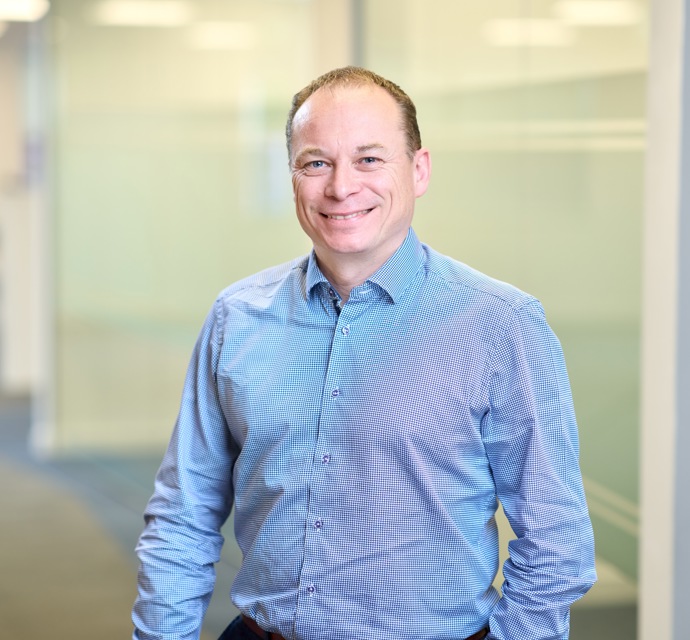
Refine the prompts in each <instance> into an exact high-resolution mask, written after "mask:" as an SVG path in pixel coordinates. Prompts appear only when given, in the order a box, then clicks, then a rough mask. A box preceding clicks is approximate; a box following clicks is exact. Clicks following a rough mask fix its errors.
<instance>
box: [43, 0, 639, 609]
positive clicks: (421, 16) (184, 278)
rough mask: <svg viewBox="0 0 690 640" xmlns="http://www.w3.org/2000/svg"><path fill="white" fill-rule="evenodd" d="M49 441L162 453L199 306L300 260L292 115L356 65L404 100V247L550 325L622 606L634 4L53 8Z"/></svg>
mask: <svg viewBox="0 0 690 640" xmlns="http://www.w3.org/2000/svg"><path fill="white" fill-rule="evenodd" d="M50 20H51V23H50V24H51V33H52V35H51V42H50V46H51V51H52V56H53V60H54V69H53V71H54V78H55V79H54V86H55V96H54V100H55V107H56V108H55V114H56V117H55V121H54V123H53V145H52V162H51V165H52V166H53V171H52V175H53V200H54V228H55V236H54V264H53V269H54V280H55V284H56V293H55V318H54V321H55V330H54V336H55V372H54V379H55V399H56V402H55V411H56V415H55V425H56V427H55V434H54V442H55V445H56V449H57V450H58V451H63V452H65V451H79V450H81V451H83V450H90V451H94V450H110V451H112V450H114V449H116V450H119V451H142V450H145V449H146V450H152V449H153V450H156V451H158V450H161V449H162V447H163V446H164V444H165V442H166V440H167V437H168V435H169V433H170V429H171V427H172V423H173V421H174V419H175V415H176V412H177V407H178V403H179V394H180V390H181V386H182V380H183V376H184V372H185V368H186V363H187V360H188V357H189V354H190V352H191V349H192V346H193V343H194V340H195V337H196V333H197V331H198V329H199V327H200V325H201V322H202V321H203V318H204V316H205V314H206V312H207V310H208V308H209V307H210V305H211V303H212V301H213V299H214V297H215V295H216V293H217V292H218V291H219V290H220V289H221V288H223V287H224V286H225V285H227V284H229V283H230V282H232V281H234V280H236V279H237V278H240V277H242V276H244V275H247V274H249V273H252V272H254V271H256V270H258V269H261V268H263V267H268V266H270V265H273V264H275V263H278V262H281V261H284V260H287V259H289V258H292V257H294V256H295V255H298V254H302V253H305V252H306V251H307V250H308V248H309V245H308V242H307V240H306V239H305V237H304V236H303V234H302V232H301V230H300V229H299V226H298V224H297V222H296V221H295V219H294V214H293V208H292V198H291V192H290V180H289V174H288V170H287V156H286V152H285V149H284V139H283V127H284V119H285V115H286V112H287V108H288V106H289V100H290V98H291V96H292V94H293V93H294V92H295V91H296V90H298V89H299V88H301V87H302V86H304V85H305V84H306V83H307V82H308V81H309V80H310V79H312V78H313V77H315V76H316V75H318V74H320V73H322V72H324V71H326V70H328V69H330V68H333V67H335V66H341V65H344V64H348V63H351V62H354V61H356V62H361V63H363V64H365V65H366V66H369V67H371V68H372V69H374V70H376V71H378V72H380V73H382V74H383V75H385V76H387V77H389V78H391V79H392V80H394V81H396V82H398V83H399V84H400V85H401V86H402V87H403V88H405V89H406V90H407V91H408V92H409V93H410V94H411V95H412V97H413V98H414V99H415V100H416V102H417V105H418V110H419V117H420V125H421V129H422V137H423V141H424V143H425V145H426V146H428V147H429V148H430V149H431V152H432V157H433V165H434V171H433V179H432V185H431V188H430V191H429V192H428V193H427V195H425V196H424V198H422V199H421V200H420V201H419V203H418V210H417V218H416V223H415V227H416V229H417V232H418V233H419V235H420V236H421V238H422V239H423V240H424V241H426V242H428V243H429V244H431V245H432V246H434V247H435V248H437V249H439V250H441V251H442V252H444V253H447V254H449V255H452V256H454V257H456V258H458V259H460V260H462V261H464V262H467V263H469V264H471V265H472V266H474V267H476V268H479V269H481V270H483V271H485V272H487V273H489V274H490V275H493V276H495V277H497V278H500V279H503V280H508V281H510V282H512V283H514V284H516V285H517V286H519V287H521V288H523V289H525V290H527V291H529V292H531V293H533V294H535V295H536V296H538V297H539V298H540V299H541V300H542V302H543V304H544V306H545V308H546V311H547V315H548V317H549V319H550V321H551V323H552V325H553V327H554V328H555V330H556V332H557V333H558V335H559V336H560V338H561V340H562V343H563V347H564V350H565V353H566V358H567V361H568V364H569V371H570V374H571V380H572V385H573V391H574V396H575V402H576V409H577V412H578V417H579V423H580V429H581V452H582V469H583V473H584V476H585V481H586V485H587V490H588V497H589V501H590V507H591V511H592V516H593V520H594V525H595V533H596V536H597V550H598V554H599V556H600V559H601V562H600V574H602V577H604V578H605V579H604V580H602V584H603V585H612V586H611V588H610V589H609V590H608V591H607V590H606V588H604V589H603V590H601V591H600V594H601V596H600V597H601V598H602V599H603V600H607V601H629V600H630V599H631V598H634V578H635V576H636V571H637V569H636V547H637V518H638V509H637V441H638V435H637V433H638V377H639V375H638V374H639V372H638V342H639V307H640V245H641V219H642V171H643V155H644V147H645V114H644V92H645V81H646V60H647V51H646V44H647V43H646V33H647V24H646V22H647V19H646V0H626V1H617V2H607V1H603V0H602V1H597V2H575V1H568V0H531V1H528V0H507V1H505V2H502V3H480V2H476V0H425V2H420V1H417V0H360V1H356V0H351V1H347V0H244V1H241V0H223V1H220V0H218V1H216V0H195V1H194V2H183V1H181V0H180V1H175V2H163V1H160V0H159V1H158V2H147V1H145V0H141V1H139V2H136V3H130V2H120V1H118V0H103V1H100V2H98V1H93V0H88V1H86V0H61V1H59V2H55V3H53V10H52V13H51V17H50Z"/></svg>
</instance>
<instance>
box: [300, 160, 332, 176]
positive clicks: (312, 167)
mask: <svg viewBox="0 0 690 640" xmlns="http://www.w3.org/2000/svg"><path fill="white" fill-rule="evenodd" d="M327 170H328V164H327V163H326V161H325V160H309V161H308V162H305V163H304V164H303V165H302V171H303V172H304V173H305V174H306V175H308V176H315V175H317V176H318V175H321V174H322V173H324V172H326V171H327Z"/></svg>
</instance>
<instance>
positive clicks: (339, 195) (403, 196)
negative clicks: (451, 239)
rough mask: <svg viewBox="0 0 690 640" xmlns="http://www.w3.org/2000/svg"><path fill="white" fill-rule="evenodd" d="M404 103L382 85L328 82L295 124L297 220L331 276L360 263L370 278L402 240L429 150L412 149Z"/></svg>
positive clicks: (293, 164) (422, 187)
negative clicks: (402, 110)
mask: <svg viewBox="0 0 690 640" xmlns="http://www.w3.org/2000/svg"><path fill="white" fill-rule="evenodd" d="M401 119H402V118H401V113H400V108H399V106H398V105H397V103H396V102H395V100H394V99H393V98H392V97H391V96H390V95H389V94H388V93H387V92H386V91H385V90H384V89H382V88H380V87H377V86H375V85H369V84H365V85H361V86H356V87H323V88H321V89H319V90H318V91H316V92H315V93H314V94H312V96H311V97H310V98H308V99H307V101H306V102H305V103H304V104H303V105H302V106H301V107H300V108H299V110H298V111H297V113H296V114H295V118H294V121H293V125H292V157H291V158H290V164H291V169H292V186H293V190H294V198H295V206H296V209H297V217H298V219H299V222H300V224H301V225H302V228H303V229H304V231H305V232H306V234H307V235H308V236H309V237H310V238H311V240H312V242H313V243H314V250H315V252H316V256H317V259H318V261H319V265H320V266H321V268H322V270H324V272H325V274H326V275H327V276H328V273H326V272H327V271H337V270H338V269H339V268H342V267H345V266H346V265H353V264H356V265H358V266H359V268H360V270H362V271H365V272H367V277H368V275H371V274H372V273H373V272H374V271H376V269H378V268H379V267H380V266H381V265H382V264H383V263H384V262H385V261H386V260H387V259H388V258H389V257H390V256H391V255H392V254H393V253H394V252H395V251H396V250H397V249H398V247H399V246H400V245H401V244H402V242H403V240H404V239H405V236H406V235H407V231H408V229H409V227H410V224H411V222H412V216H413V213H414V203H415V198H418V197H419V196H421V195H422V194H423V193H424V192H425V191H426V188H427V184H428V182H429V173H430V168H431V166H430V159H429V153H428V151H427V150H426V149H419V150H418V151H416V152H414V154H411V153H410V151H409V149H408V146H407V139H406V136H405V134H404V132H403V128H402V123H401Z"/></svg>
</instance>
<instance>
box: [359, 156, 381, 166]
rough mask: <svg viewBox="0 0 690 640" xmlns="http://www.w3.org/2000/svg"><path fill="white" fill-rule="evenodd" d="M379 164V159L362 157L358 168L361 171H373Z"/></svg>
mask: <svg viewBox="0 0 690 640" xmlns="http://www.w3.org/2000/svg"><path fill="white" fill-rule="evenodd" d="M380 163H381V159H380V158H376V157H374V156H364V157H363V158H360V159H359V166H360V167H362V168H363V169H375V168H376V167H377V166H378V165H379V164H380Z"/></svg>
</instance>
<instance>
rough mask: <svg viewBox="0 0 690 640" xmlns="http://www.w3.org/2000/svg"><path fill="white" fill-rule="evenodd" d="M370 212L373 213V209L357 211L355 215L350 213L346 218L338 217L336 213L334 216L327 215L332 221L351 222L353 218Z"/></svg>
mask: <svg viewBox="0 0 690 640" xmlns="http://www.w3.org/2000/svg"><path fill="white" fill-rule="evenodd" d="M370 211H371V209H364V210H362V211H356V212H355V213H348V214H347V215H345V216H342V215H338V214H337V213H336V214H332V215H327V217H328V218H330V219H331V220H350V219H352V218H356V217H357V216H361V215H363V214H365V213H369V212H370Z"/></svg>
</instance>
